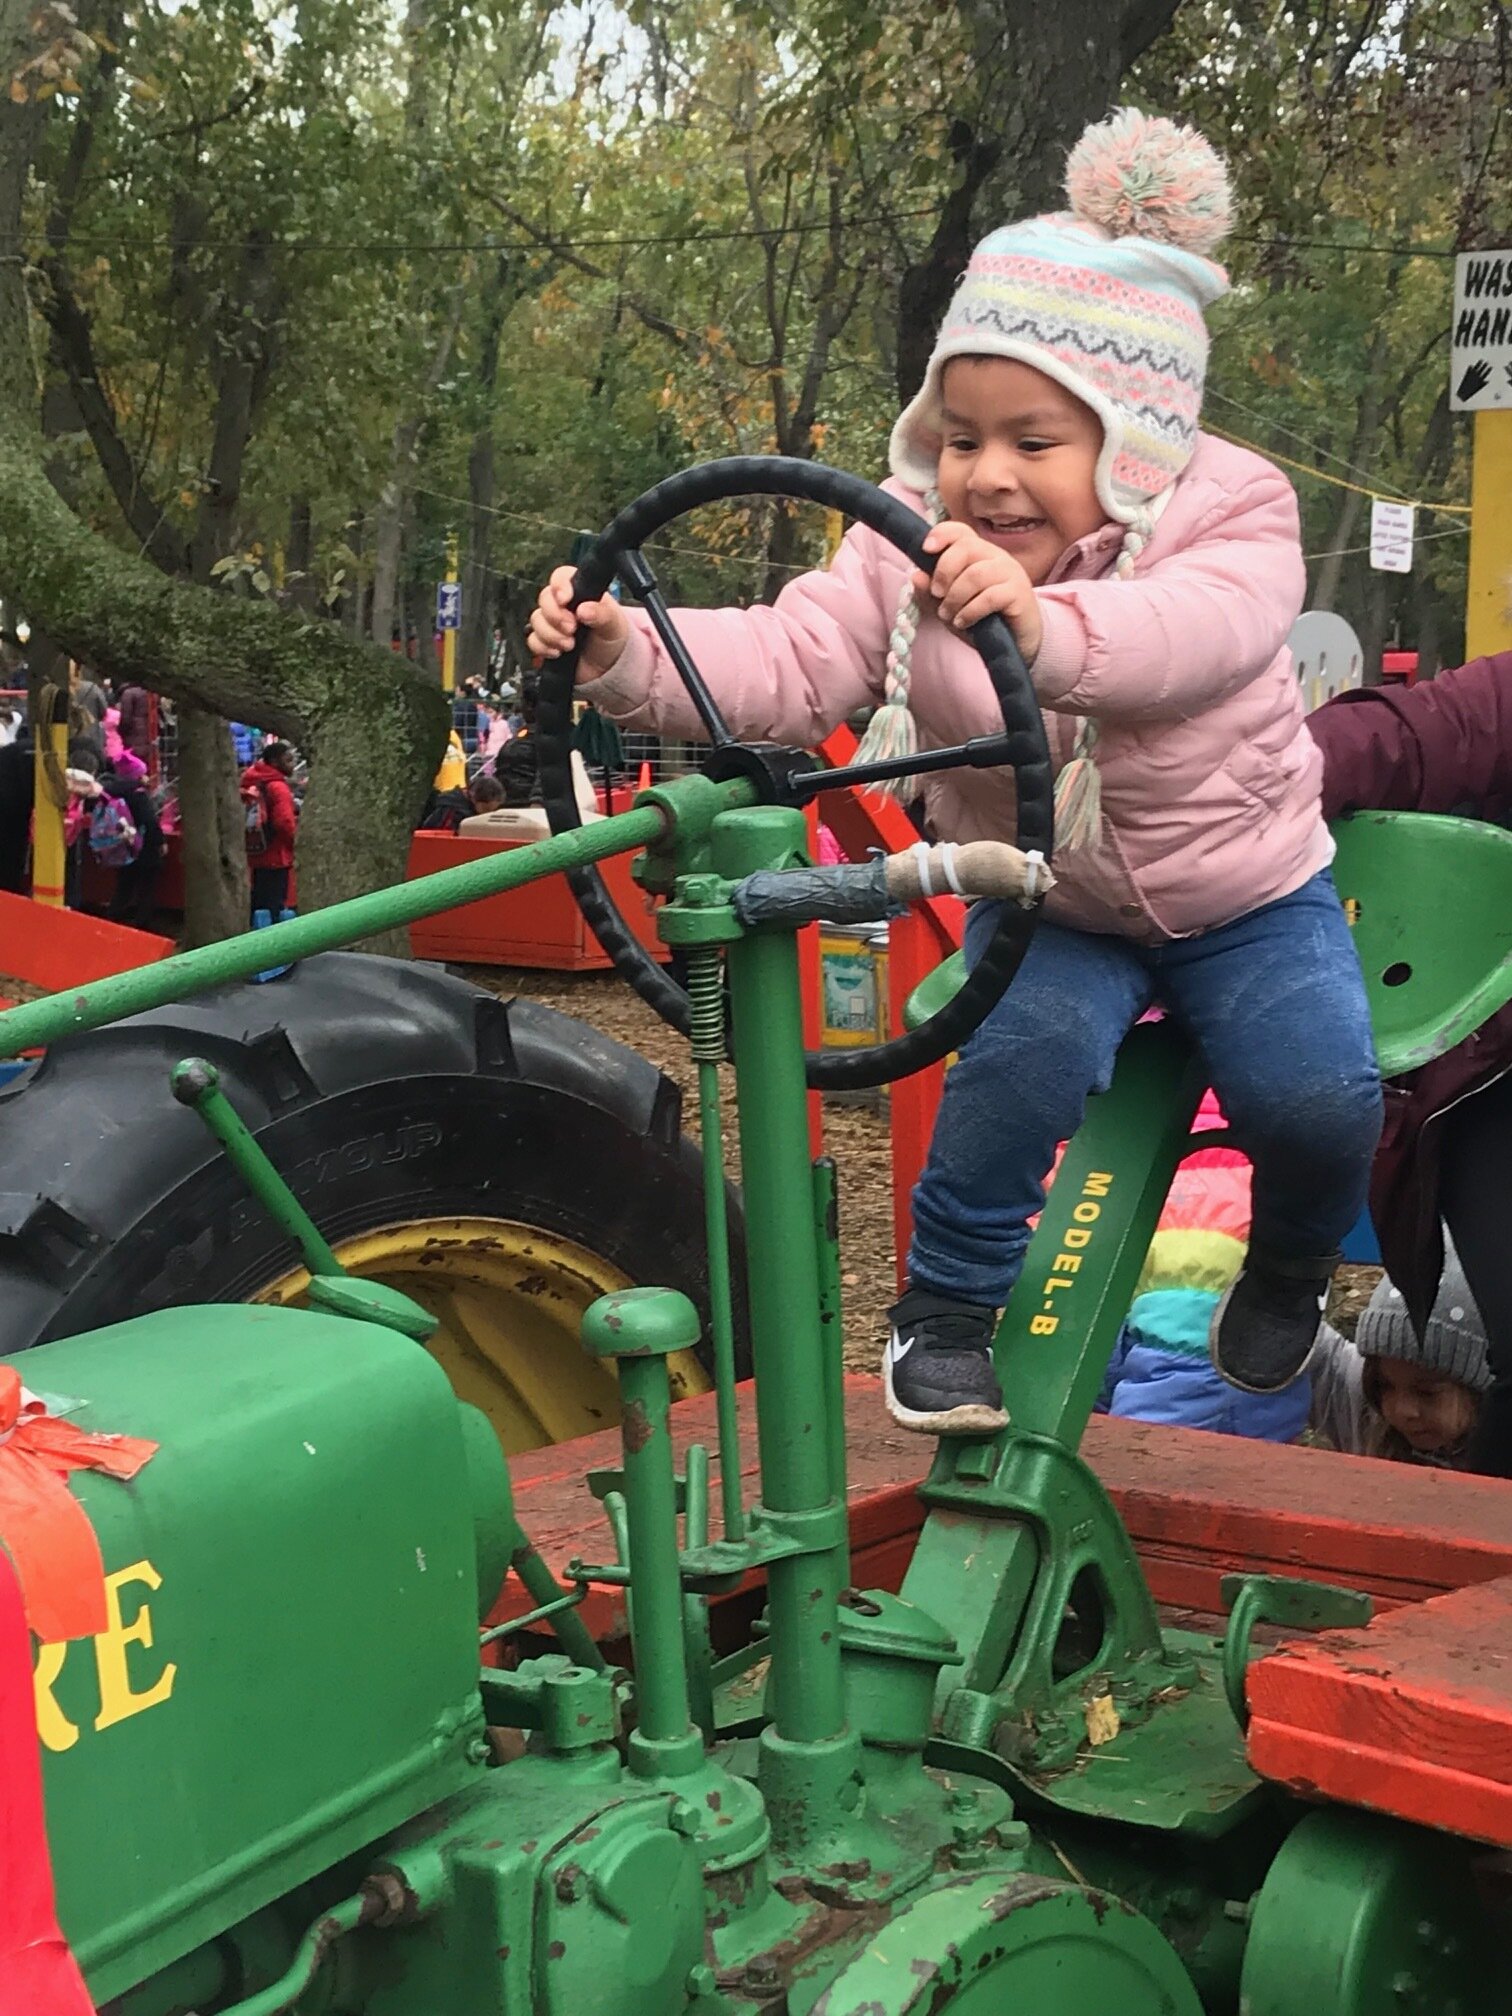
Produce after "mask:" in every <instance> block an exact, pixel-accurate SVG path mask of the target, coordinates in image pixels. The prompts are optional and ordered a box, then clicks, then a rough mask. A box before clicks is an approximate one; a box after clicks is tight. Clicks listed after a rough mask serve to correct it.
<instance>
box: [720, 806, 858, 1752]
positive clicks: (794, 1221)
mask: <svg viewBox="0 0 1512 2016" xmlns="http://www.w3.org/2000/svg"><path fill="white" fill-rule="evenodd" d="M737 816H739V817H741V818H743V819H747V820H751V821H753V822H754V821H756V820H757V819H758V818H759V817H760V815H758V814H756V813H746V814H742V815H737ZM768 816H770V815H768ZM729 824H730V822H729V821H721V822H720V825H719V826H718V827H716V829H715V843H716V848H717V847H718V846H719V843H720V836H721V834H722V832H723V831H724V829H725V828H726V826H727V825H729ZM764 831H765V829H764V828H763V827H761V826H755V827H753V829H752V839H753V842H759V840H760V838H761V837H762V836H763V835H764ZM800 844H801V837H800ZM731 851H732V855H734V856H735V857H736V858H735V859H734V860H733V863H732V865H733V868H734V869H735V870H739V871H743V870H744V868H745V866H746V861H745V859H743V858H739V856H740V855H742V854H743V853H744V852H745V850H744V849H732V850H731ZM751 851H752V852H754V851H755V847H754V845H753V847H752V849H751ZM716 861H717V865H718V866H719V867H720V868H721V869H722V871H723V872H725V873H730V872H732V865H727V864H726V862H725V861H723V860H719V858H718V855H716ZM729 960H730V972H731V977H732V980H733V982H734V987H735V1068H736V1079H737V1084H738V1089H739V1106H740V1176H741V1194H742V1197H743V1199H744V1202H745V1216H746V1246H747V1251H748V1254H749V1258H750V1268H749V1272H750V1298H751V1330H752V1335H753V1337H754V1339H755V1345H756V1371H757V1388H756V1426H757V1435H758V1438H759V1440H760V1445H761V1481H762V1503H763V1506H764V1508H765V1509H767V1510H768V1511H769V1512H771V1513H775V1514H799V1513H805V1512H817V1511H819V1510H821V1509H822V1508H824V1507H826V1506H828V1505H830V1504H831V1503H832V1502H833V1500H834V1496H835V1492H834V1478H833V1467H834V1460H835V1459H834V1451H833V1449H832V1447H831V1443H830V1436H829V1432H828V1423H827V1421H826V1418H825V1417H826V1413H827V1406H826V1399H827V1389H826V1380H825V1370H824V1346H823V1342H822V1340H821V1331H820V1325H819V1257H818V1254H817V1252H816V1250H815V1244H814V1222H813V1202H812V1197H813V1191H812V1180H811V1178H810V1176H809V1173H808V1152H807V1141H808V1091H807V1087H806V1085H805V1082H804V1070H803V1014H802V1006H801V1002H800V997H799V987H798V947H797V941H796V939H795V938H794V937H793V936H792V935H791V934H790V933H788V932H782V933H776V932H773V933H752V934H751V935H750V936H749V937H746V938H743V939H741V940H740V941H739V942H738V943H736V944H734V945H732V946H731V947H730V949H729ZM767 1587H768V1592H769V1595H768V1607H769V1610H770V1615H771V1620H772V1634H771V1648H772V1677H773V1681H774V1694H775V1701H776V1713H775V1718H774V1722H775V1728H776V1733H777V1735H778V1736H779V1737H780V1738H782V1739H783V1740H784V1741H786V1742H789V1743H797V1744H804V1743H815V1742H824V1741H826V1740H828V1739H830V1738H833V1737H837V1736H839V1735H840V1734H841V1733H842V1731H843V1730H844V1729H845V1726H846V1725H845V1704H844V1698H843V1693H842V1687H841V1678H840V1641H839V1633H838V1631H837V1630H836V1628H835V1620H836V1617H837V1616H838V1606H839V1598H840V1591H841V1589H842V1588H843V1587H844V1584H843V1582H842V1580H841V1563H840V1559H839V1552H838V1550H837V1549H835V1548H830V1549H828V1550H826V1551H825V1552H824V1553H822V1554H804V1555H801V1556H798V1557H795V1558H790V1559H787V1560H778V1561H773V1562H772V1563H771V1566H770V1568H769V1570H768V1583H767Z"/></svg>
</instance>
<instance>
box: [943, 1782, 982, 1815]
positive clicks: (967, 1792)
mask: <svg viewBox="0 0 1512 2016" xmlns="http://www.w3.org/2000/svg"><path fill="white" fill-rule="evenodd" d="M978 1803H979V1802H978V1799H977V1795H976V1791H975V1789H974V1787H972V1786H970V1785H957V1786H956V1787H954V1789H953V1790H952V1792H951V1794H950V1810H951V1812H952V1813H975V1811H976V1810H977V1805H978Z"/></svg>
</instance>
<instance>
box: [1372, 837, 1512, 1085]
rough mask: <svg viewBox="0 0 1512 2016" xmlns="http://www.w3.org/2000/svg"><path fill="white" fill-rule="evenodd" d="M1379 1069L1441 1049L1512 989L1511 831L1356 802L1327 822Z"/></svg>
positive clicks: (1408, 1064) (1387, 1070)
mask: <svg viewBox="0 0 1512 2016" xmlns="http://www.w3.org/2000/svg"><path fill="white" fill-rule="evenodd" d="M1333 832H1334V839H1335V840H1336V841H1337V842H1338V848H1339V851H1338V855H1337V856H1336V858H1335V860H1334V871H1333V872H1334V881H1335V883H1336V884H1337V886H1338V891H1339V895H1340V897H1341V898H1342V899H1343V903H1344V908H1345V911H1346V913H1347V915H1348V917H1349V921H1350V923H1351V924H1352V925H1353V926H1354V934H1355V944H1356V946H1357V948H1358V950H1359V954H1360V964H1361V966H1362V967H1363V968H1364V972H1365V991H1366V993H1367V994H1368V996H1369V997H1370V1016H1371V1021H1372V1022H1373V1023H1374V1025H1375V1039H1376V1054H1377V1056H1378V1057H1379V1059H1380V1064H1381V1072H1382V1075H1383V1076H1384V1077H1387V1078H1395V1077H1398V1076H1399V1075H1400V1074H1401V1073H1402V1072H1404V1071H1415V1070H1416V1069H1417V1068H1418V1066H1419V1065H1421V1064H1426V1063H1428V1062H1429V1061H1430V1059H1432V1058H1434V1057H1441V1056H1442V1055H1443V1053H1444V1052H1445V1051H1446V1050H1452V1049H1453V1048H1454V1046H1455V1044H1456V1043H1460V1042H1462V1041H1463V1040H1464V1038H1465V1037H1466V1036H1468V1035H1469V1034H1470V1032H1471V1030H1472V1029H1478V1028H1479V1027H1480V1025H1481V1023H1482V1022H1484V1021H1485V1020H1486V1019H1487V1018H1488V1016H1491V1015H1494V1014H1495V1013H1496V1011H1497V1009H1498V1008H1501V1007H1504V1006H1505V1005H1506V1003H1507V1002H1508V1001H1509V1000H1512V833H1509V832H1507V831H1505V830H1504V829H1503V828H1502V827H1500V826H1488V825H1486V824H1485V823H1484V822H1483V821H1481V820H1478V819H1446V818H1442V817H1439V816H1437V815H1434V816H1432V817H1426V816H1424V814H1422V813H1420V812H1357V813H1356V814H1355V815H1354V817H1353V818H1351V819H1340V820H1338V821H1337V822H1336V823H1335V825H1334V829H1333Z"/></svg>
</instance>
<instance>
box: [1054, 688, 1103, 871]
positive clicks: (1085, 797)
mask: <svg viewBox="0 0 1512 2016" xmlns="http://www.w3.org/2000/svg"><path fill="white" fill-rule="evenodd" d="M1096 747H1097V723H1096V722H1095V721H1093V720H1092V719H1091V718H1090V717H1086V718H1084V719H1083V721H1082V724H1081V726H1080V727H1079V728H1078V729H1077V731H1076V741H1075V743H1074V744H1073V745H1072V750H1071V761H1070V762H1069V763H1068V764H1067V765H1066V767H1065V769H1064V770H1062V771H1061V773H1060V775H1059V776H1058V777H1057V778H1056V780H1055V851H1056V853H1057V854H1059V855H1066V854H1074V853H1076V852H1077V850H1078V849H1079V848H1082V847H1090V846H1091V845H1092V844H1093V842H1094V841H1095V840H1096V839H1097V837H1098V835H1099V834H1100V833H1101V831H1102V778H1101V776H1100V775H1099V774H1098V769H1097V764H1096V763H1095V762H1094V761H1093V756H1092V752H1093V750H1094V749H1096Z"/></svg>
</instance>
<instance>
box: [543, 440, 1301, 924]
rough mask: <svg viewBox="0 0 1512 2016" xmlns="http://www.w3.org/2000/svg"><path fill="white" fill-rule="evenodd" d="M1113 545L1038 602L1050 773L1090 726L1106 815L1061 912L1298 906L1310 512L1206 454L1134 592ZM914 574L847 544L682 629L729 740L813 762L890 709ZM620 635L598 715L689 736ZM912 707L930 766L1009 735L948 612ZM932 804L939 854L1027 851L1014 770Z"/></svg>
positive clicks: (654, 675) (1115, 529)
mask: <svg viewBox="0 0 1512 2016" xmlns="http://www.w3.org/2000/svg"><path fill="white" fill-rule="evenodd" d="M885 487H886V488H887V489H888V490H889V491H891V492H892V493H893V494H894V495H896V496H899V497H901V498H902V499H903V501H904V502H905V503H907V504H910V505H912V506H913V507H914V509H916V510H918V509H920V508H921V499H920V498H919V497H918V496H917V495H916V494H915V493H914V492H912V491H909V490H907V489H905V488H904V487H903V486H901V485H900V484H898V483H896V482H889V483H888V484H887V485H886V486H885ZM1121 539H1122V528H1121V527H1120V526H1117V525H1106V526H1104V527H1103V528H1102V529H1101V531H1098V532H1095V533H1092V534H1091V535H1090V536H1089V537H1088V538H1086V539H1083V540H1081V541H1080V542H1079V543H1078V544H1077V545H1075V546H1073V547H1071V548H1070V549H1069V550H1068V551H1067V552H1066V553H1065V554H1063V555H1062V557H1061V559H1060V561H1059V563H1058V564H1057V566H1056V569H1055V572H1054V574H1053V575H1052V576H1051V579H1050V581H1049V583H1047V585H1046V586H1045V587H1044V588H1042V589H1041V590H1040V606H1041V609H1042V611H1043V614H1044V630H1045V635H1044V643H1043V646H1042V648H1041V650H1040V654H1039V656H1038V658H1037V659H1036V661H1035V664H1034V666H1033V668H1032V669H1033V675H1034V684H1035V689H1036V691H1037V692H1038V694H1039V697H1040V699H1041V701H1042V702H1043V703H1044V706H1045V709H1046V713H1045V727H1046V731H1047V733H1048V735H1049V738H1050V749H1051V754H1052V756H1053V757H1054V759H1055V761H1056V763H1057V766H1059V765H1060V764H1062V763H1064V762H1066V761H1067V760H1068V758H1069V756H1070V754H1071V745H1072V741H1073V739H1074V737H1075V733H1076V727H1077V720H1076V717H1077V716H1079V715H1083V714H1090V715H1092V716H1093V717H1094V718H1095V720H1096V722H1097V726H1098V729H1099V734H1100V740H1099V744H1098V750H1097V763H1098V768H1099V769H1100V771H1101V773H1102V804H1103V813H1104V818H1103V826H1102V833H1101V836H1100V838H1099V840H1098V841H1097V843H1096V845H1095V846H1093V847H1090V848H1088V849H1086V850H1084V851H1081V852H1078V853H1077V854H1075V855H1070V856H1065V857H1060V858H1057V860H1056V863H1055V867H1056V873H1057V876H1058V877H1059V881H1058V884H1057V886H1056V888H1055V890H1054V892H1053V893H1052V894H1051V896H1050V898H1049V900H1048V903H1047V906H1046V907H1047V911H1048V914H1049V915H1050V916H1051V917H1054V918H1056V919H1057V920H1058V921H1059V922H1061V923H1063V924H1070V925H1074V926H1076V927H1078V928H1080V929H1082V930H1087V931H1107V932H1116V933H1119V934H1121V935H1122V936H1124V937H1130V938H1139V939H1145V940H1152V941H1153V940H1158V939H1161V938H1179V937H1187V936H1190V935H1191V934H1193V933H1195V932H1199V931H1204V930H1209V929H1211V928H1212V927H1214V926H1215V925H1219V924H1226V923H1228V922H1229V920H1230V919H1232V918H1234V917H1239V916H1242V915H1243V914H1244V913H1245V912H1246V911H1249V910H1254V909H1257V908H1258V907H1259V906H1260V905H1261V904H1263V903H1269V902H1272V901H1274V900H1275V899H1276V898H1277V897H1280V896H1286V895H1289V894H1290V893H1291V891H1292V890H1294V889H1298V888H1300V887H1301V886H1302V884H1303V883H1304V882H1306V881H1307V880H1308V879H1309V878H1310V877H1311V876H1313V875H1315V874H1316V873H1317V872H1318V870H1319V869H1320V868H1324V867H1326V866H1327V865H1328V863H1329V861H1330V860H1331V859H1332V857H1333V844H1332V842H1331V840H1330V838H1329V835H1328V830H1327V828H1326V827H1325V826H1324V824H1323V820H1322V816H1321V813H1320V811H1319V800H1320V790H1321V779H1322V763H1321V760H1320V758H1319V756H1318V752H1317V750H1316V748H1315V747H1314V745H1313V743H1312V741H1311V739H1310V737H1309V736H1308V733H1307V730H1306V728H1305V727H1304V726H1303V713H1302V700H1301V695H1300V692H1299V690H1298V683H1297V679H1296V676H1295V674H1294V672H1293V670H1292V661H1291V654H1290V652H1289V651H1288V650H1287V648H1286V637H1287V633H1288V631H1289V630H1290V629H1291V626H1292V623H1293V622H1294V621H1295V619H1296V616H1297V613H1298V611H1299V610H1300V608H1301V606H1302V596H1303V590H1304V574H1303V565H1302V551H1301V543H1300V539H1299V536H1298V521H1297V500H1296V497H1295V495H1294V493H1293V491H1292V487H1291V485H1290V483H1289V482H1288V481H1287V480H1286V478H1285V477H1284V476H1283V475H1282V474H1281V472H1280V470H1278V469H1276V468H1274V467H1273V466H1272V465H1271V464H1270V463H1269V462H1266V461H1264V460H1263V459H1262V458H1261V457H1260V456H1258V455H1252V454H1250V453H1249V451H1248V450H1247V449H1243V448H1235V447H1232V446H1230V445H1229V443H1227V442H1224V441H1219V440H1215V439H1214V438H1212V437H1211V436H1209V435H1205V434H1204V435H1201V436H1199V438H1198V445H1197V452H1196V453H1195V455H1194V456H1193V457H1192V460H1191V462H1190V464H1189V465H1188V467H1187V469H1186V470H1185V472H1184V473H1183V475H1182V476H1181V477H1180V478H1179V479H1178V481H1177V482H1176V484H1175V486H1174V488H1173V489H1172V490H1171V492H1170V493H1169V501H1168V503H1167V504H1166V507H1165V509H1164V510H1163V511H1162V513H1161V515H1160V518H1159V521H1158V523H1157V524H1156V527H1155V533H1154V536H1153V538H1152V539H1151V540H1150V543H1149V545H1148V546H1147V547H1146V549H1145V551H1144V552H1143V553H1142V554H1141V555H1140V557H1139V560H1138V561H1137V563H1136V571H1135V576H1134V579H1133V580H1131V581H1121V580H1119V579H1118V578H1117V577H1116V576H1115V575H1114V574H1113V571H1112V570H1113V564H1114V562H1115V560H1116V559H1117V557H1118V551H1119V546H1120V542H1121ZM907 571H908V563H907V561H906V560H905V559H904V557H903V555H902V554H901V553H899V552H898V550H897V549H896V548H895V547H894V546H892V545H890V544H889V543H888V542H887V541H886V540H884V539H881V538H879V537H878V535H877V534H876V533H874V532H870V531H867V530H866V529H865V528H864V527H862V526H854V527H852V529H851V531H850V532H849V534H848V535H847V536H846V539H845V542H844V544H843V546H842V547H841V549H840V552H839V554H838V555H837V557H836V560H835V564H834V566H833V567H832V568H830V569H829V571H828V572H826V573H813V574H804V575H802V576H800V578H799V579H797V580H796V581H793V582H791V583H790V584H789V585H788V586H787V587H786V588H785V589H784V590H783V591H782V593H781V594H780V595H779V596H778V598H777V601H776V603H775V604H774V605H773V606H772V607H770V608H766V607H761V608H753V609H721V610H701V611H700V610H679V611H678V612H676V620H677V624H678V628H679V629H680V631H681V632H682V635H683V637H684V638H685V639H686V641H687V644H688V648H689V649H690V650H691V651H692V653H693V657H694V660H695V662H696V663H697V664H698V665H699V667H700V668H701V669H702V671H703V674H704V677H705V679H706V680H707V681H708V683H709V686H710V688H711V690H712V691H713V693H714V695H715V697H716V698H717V700H718V702H719V705H720V707H721V709H722V711H723V712H724V715H725V718H726V719H727V720H728V721H729V723H730V725H731V727H732V729H733V730H734V731H735V733H736V734H738V735H741V736H745V737H751V738H761V739H768V740H772V741H777V742H786V743H792V744H800V745H812V744H813V743H816V742H818V741H820V740H822V739H823V737H824V736H825V735H826V734H827V733H828V732H829V730H830V729H832V728H833V727H835V726H836V724H837V723H839V722H841V721H843V720H845V719H846V717H847V716H848V715H850V714H851V713H853V712H854V711H855V710H856V709H857V708H859V707H864V706H866V705H868V704H869V703H874V702H876V701H878V700H880V699H881V697H882V679H883V664H884V659H885V656H886V650H887V636H888V632H889V630H890V629H891V627H892V622H893V617H894V614H895V612H896V610H897V607H898V599H899V596H900V594H901V593H902V590H903V584H904V578H905V575H906V573H907ZM627 613H628V614H629V616H630V621H631V639H630V643H629V645H628V646H627V647H626V649H625V651H624V653H623V655H622V657H621V658H620V661H619V663H618V664H617V665H616V666H615V667H614V668H613V670H612V671H611V672H609V673H608V674H607V675H606V676H605V677H604V678H602V679H598V680H594V681H592V682H590V683H588V684H587V685H585V686H583V687H582V688H580V689H579V690H580V691H581V692H582V695H583V697H584V698H585V699H591V700H592V701H593V702H594V704H595V706H597V707H598V708H600V709H601V710H602V711H603V712H604V713H606V714H609V715H611V716H613V717H614V718H615V719H616V720H619V721H623V722H628V723H629V724H630V725H631V726H633V727H649V728H659V729H661V730H662V731H663V732H665V733H669V734H673V735H685V736H696V735H698V734H699V732H700V731H699V727H698V721H697V717H696V715H695V714H694V712H693V709H692V706H691V705H690V704H689V701H688V699H687V697H686V695H685V694H684V692H683V689H682V685H681V683H680V681H679V680H678V677H677V674H676V672H675V671H674V670H673V669H672V666H671V664H670V663H669V662H668V660H667V657H666V654H665V653H664V652H663V650H662V648H661V646H660V644H659V642H658V641H657V639H656V637H655V635H654V633H653V632H652V630H651V628H650V625H649V623H648V622H647V620H646V618H645V617H644V616H643V615H642V614H641V613H640V612H639V611H634V610H632V611H629V612H627ZM910 704H911V707H912V710H913V714H914V718H915V719H916V721H917V722H918V724H919V739H920V742H921V744H922V745H923V746H924V747H926V748H931V747H939V746H941V745H943V744H946V743H952V742H964V741H966V740H967V739H968V738H969V737H970V736H973V735H987V734H991V733H992V732H993V731H994V729H999V728H1001V725H1002V717H1001V715H1000V714H999V713H998V710H997V703H996V701H995V699H994V697H993V693H992V688H991V685H990V683H989V681H988V678H987V673H986V670H985V668H984V667H983V665H982V662H981V660H980V659H979V658H978V657H977V655H976V653H975V651H974V650H973V649H972V648H971V646H970V644H968V643H967V642H966V641H965V640H964V639H963V638H961V637H960V636H959V635H957V634H956V633H955V632H953V631H951V630H950V629H948V628H947V627H946V625H944V624H943V623H941V622H940V621H939V620H938V619H937V618H936V617H935V616H934V615H933V614H930V615H928V616H926V617H925V618H924V620H923V621H922V622H921V623H920V625H919V631H918V637H917V639H916V641H915V644H914V650H913V658H912V684H911V692H910ZM924 802H925V809H926V812H927V816H928V819H929V822H930V825H931V826H932V827H933V829H934V830H935V832H936V833H938V835H939V836H940V837H941V838H942V839H948V840H981V839H1011V838H1012V837H1013V779H1012V773H1011V772H1009V771H1006V770H1002V771H991V770H955V771H948V772H945V773H943V774H941V775H938V776H935V777H931V778H928V779H926V780H925V800H924Z"/></svg>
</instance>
